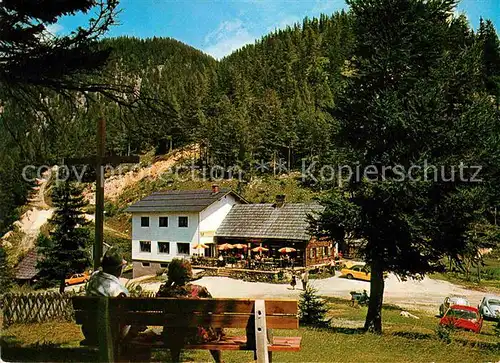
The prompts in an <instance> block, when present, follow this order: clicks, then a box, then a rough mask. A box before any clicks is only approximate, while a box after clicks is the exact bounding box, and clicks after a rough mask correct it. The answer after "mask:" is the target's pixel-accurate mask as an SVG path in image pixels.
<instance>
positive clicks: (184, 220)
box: [179, 217, 188, 227]
mask: <svg viewBox="0 0 500 363" xmlns="http://www.w3.org/2000/svg"><path fill="white" fill-rule="evenodd" d="M187 226H188V217H179V227H187Z"/></svg>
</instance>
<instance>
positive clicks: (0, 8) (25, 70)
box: [0, 0, 118, 102]
mask: <svg viewBox="0 0 500 363" xmlns="http://www.w3.org/2000/svg"><path fill="white" fill-rule="evenodd" d="M117 6H118V1H117V0H79V1H53V0H39V1H17V0H3V1H2V2H0V29H2V31H1V32H0V43H1V44H2V50H1V54H2V63H1V65H0V85H1V86H2V87H3V86H4V85H7V87H6V88H7V89H5V91H6V94H8V95H10V96H14V97H17V98H16V99H17V100H23V101H25V98H23V96H24V97H25V96H26V93H27V92H30V91H31V89H29V88H26V86H29V87H43V88H46V89H51V90H53V91H56V92H58V93H64V94H67V92H68V91H70V90H80V91H82V92H83V91H86V90H87V91H106V90H108V87H107V86H106V85H100V86H99V85H97V84H94V85H90V84H89V83H88V79H87V80H85V75H87V74H88V73H89V72H90V71H92V70H95V69H97V68H99V67H101V66H103V65H104V64H105V62H106V61H107V59H108V57H109V53H110V49H106V48H99V47H97V44H96V41H97V40H98V38H99V37H101V36H102V35H103V34H104V33H106V32H107V30H108V29H109V27H110V26H111V25H113V24H114V21H115V16H116V8H117ZM89 11H95V12H96V15H95V16H93V17H92V18H91V19H89V24H88V26H82V27H78V28H77V29H76V30H75V31H73V32H68V35H63V36H57V35H56V34H52V33H51V32H50V31H49V29H50V26H51V25H53V24H56V23H57V21H58V20H59V19H60V18H61V17H64V16H67V15H76V14H79V13H88V12H89ZM18 87H19V88H21V90H20V92H19V94H18V93H16V91H18ZM33 91H34V92H35V91H36V90H33ZM38 93H39V92H38ZM38 93H33V94H36V95H37V96H38ZM35 101H36V98H33V100H32V102H35Z"/></svg>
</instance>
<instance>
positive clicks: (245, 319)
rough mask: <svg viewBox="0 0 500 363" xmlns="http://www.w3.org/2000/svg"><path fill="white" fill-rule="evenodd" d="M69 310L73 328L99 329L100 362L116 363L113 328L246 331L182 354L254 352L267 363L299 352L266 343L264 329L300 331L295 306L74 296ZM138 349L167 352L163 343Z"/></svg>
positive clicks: (294, 345) (294, 341)
mask: <svg viewBox="0 0 500 363" xmlns="http://www.w3.org/2000/svg"><path fill="white" fill-rule="evenodd" d="M73 307H74V310H75V318H76V322H77V324H83V323H88V322H94V323H96V324H97V336H98V342H99V359H100V361H114V360H115V359H114V358H115V357H117V356H118V354H119V353H118V352H119V349H120V348H119V346H120V344H117V342H118V340H117V337H116V335H117V334H116V332H117V331H118V329H116V327H118V326H120V325H135V326H166V327H175V328H193V327H197V326H211V327H213V328H244V329H246V336H237V337H230V336H228V337H225V338H224V340H221V341H217V342H207V343H203V344H190V345H184V346H183V347H182V349H203V350H205V349H206V350H253V351H256V355H257V361H258V362H259V363H267V362H270V361H271V359H272V355H271V352H279V351H281V352H283V351H285V352H296V351H299V350H300V343H301V337H278V336H276V337H272V338H271V339H270V340H269V341H268V336H267V329H298V327H299V323H298V317H297V312H298V307H297V301H296V300H267V301H264V300H247V299H172V298H104V297H83V296H77V297H73ZM112 327H115V328H112ZM132 343H133V342H132ZM133 344H134V343H133ZM136 344H137V345H139V346H140V345H141V344H142V345H147V346H148V347H149V348H151V349H168V348H167V346H166V345H165V344H164V342H162V341H158V342H155V343H147V342H146V343H144V342H143V343H140V342H138V343H136Z"/></svg>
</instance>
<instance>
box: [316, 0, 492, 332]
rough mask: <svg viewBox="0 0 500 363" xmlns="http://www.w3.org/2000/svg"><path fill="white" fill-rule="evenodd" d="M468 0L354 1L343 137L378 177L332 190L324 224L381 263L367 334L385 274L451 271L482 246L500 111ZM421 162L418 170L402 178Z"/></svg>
mask: <svg viewBox="0 0 500 363" xmlns="http://www.w3.org/2000/svg"><path fill="white" fill-rule="evenodd" d="M456 3H457V2H456V1H454V0H432V1H421V0H376V1H369V2H367V1H364V0H350V1H348V4H349V5H350V7H351V14H352V16H353V29H354V33H355V36H356V43H355V44H356V45H355V48H354V50H353V58H352V60H351V64H352V67H353V69H354V73H353V74H351V75H350V76H349V77H348V80H347V87H346V89H345V91H344V92H343V94H342V95H341V96H340V97H338V99H337V105H336V107H335V110H334V111H333V115H334V117H335V118H336V119H337V120H338V122H339V129H338V133H337V134H336V135H335V138H336V140H338V142H337V145H338V147H339V149H341V150H342V154H343V157H344V158H345V159H346V160H347V161H348V162H349V164H350V165H359V166H360V170H368V169H366V168H370V169H369V170H370V175H368V174H365V175H361V177H356V178H350V179H349V180H348V182H347V183H346V184H345V185H344V186H343V187H342V188H341V190H340V192H339V190H337V189H335V190H332V192H331V193H330V195H329V196H328V197H327V198H326V200H325V201H324V204H325V206H326V207H327V210H326V211H325V213H323V215H322V218H321V219H320V223H319V225H317V226H316V227H317V230H319V231H320V234H322V233H324V234H325V235H329V236H331V237H335V236H337V237H338V236H339V235H341V234H342V235H344V236H345V235H347V236H350V237H351V238H354V239H357V240H362V241H364V244H363V245H362V246H361V251H360V252H361V253H362V254H363V256H364V258H365V261H366V262H367V263H368V264H369V265H370V267H371V287H370V291H371V296H370V304H369V309H368V313H367V317H366V322H365V329H366V330H370V331H374V332H377V333H380V332H381V330H382V318H381V312H382V301H383V291H384V279H383V272H384V271H392V272H394V273H396V274H398V275H399V276H401V277H403V278H407V277H421V276H422V275H424V274H425V273H427V272H431V271H435V270H437V269H440V268H441V259H442V257H443V256H451V258H453V259H455V260H457V261H459V260H460V255H461V254H462V253H464V252H465V251H466V250H467V249H468V247H469V246H470V244H469V238H468V236H467V232H468V231H469V229H470V228H471V226H472V225H473V224H474V223H475V222H476V221H478V219H479V218H482V215H483V212H484V211H485V210H486V209H487V208H488V207H489V206H491V205H494V204H493V203H495V201H494V200H492V195H494V194H495V193H492V191H493V189H492V188H495V186H494V185H493V184H494V183H493V181H494V180H495V176H496V175H498V174H497V173H498V170H499V169H498V168H499V166H500V163H499V160H500V158H499V154H498V150H500V145H499V142H498V137H497V136H496V135H498V132H499V128H498V125H499V123H498V113H497V112H496V109H495V106H494V104H493V102H492V101H491V99H490V97H489V96H488V94H487V93H486V92H484V88H483V86H482V77H483V74H482V72H481V67H480V64H481V60H482V52H481V47H480V46H479V44H478V43H477V42H476V41H475V40H474V34H473V32H472V30H471V29H470V27H469V26H468V24H467V23H466V22H464V19H463V18H462V17H458V18H457V17H454V15H453V14H454V9H455V7H456ZM461 163H463V165H467V166H472V165H476V166H482V169H481V179H482V180H484V182H481V183H480V182H474V181H473V176H474V175H473V170H475V169H473V168H469V167H467V168H465V169H464V170H463V172H462V173H461V174H460V175H459V172H458V170H457V168H458V167H459V165H460V164H461ZM414 165H418V166H420V168H417V169H415V168H413V169H412V170H413V174H412V175H411V177H410V176H409V175H407V176H406V177H405V175H404V174H403V177H401V174H400V172H399V171H400V170H405V171H409V170H410V167H412V166H414ZM425 165H431V166H433V167H430V168H426V167H424V166H425ZM452 168H453V169H452ZM374 169H375V171H374ZM453 170H455V171H453ZM344 212H345V213H346V215H347V216H348V218H341V217H340V216H341V214H343V213H344Z"/></svg>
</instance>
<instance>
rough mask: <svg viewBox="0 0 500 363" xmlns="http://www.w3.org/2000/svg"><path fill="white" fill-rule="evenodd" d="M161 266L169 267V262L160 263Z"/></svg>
mask: <svg viewBox="0 0 500 363" xmlns="http://www.w3.org/2000/svg"><path fill="white" fill-rule="evenodd" d="M160 267H161V268H168V263H160Z"/></svg>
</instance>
